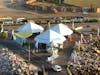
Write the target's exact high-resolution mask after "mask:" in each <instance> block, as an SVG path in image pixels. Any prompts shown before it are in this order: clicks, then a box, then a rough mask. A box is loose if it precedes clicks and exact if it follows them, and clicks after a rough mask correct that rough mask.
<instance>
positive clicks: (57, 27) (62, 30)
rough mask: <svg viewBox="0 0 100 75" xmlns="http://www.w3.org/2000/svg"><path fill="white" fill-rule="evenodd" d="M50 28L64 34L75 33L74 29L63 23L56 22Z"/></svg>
mask: <svg viewBox="0 0 100 75" xmlns="http://www.w3.org/2000/svg"><path fill="white" fill-rule="evenodd" d="M50 29H51V30H53V31H55V32H57V33H59V34H61V35H63V36H67V35H71V34H72V33H73V31H72V30H71V29H70V28H69V27H68V26H67V25H65V24H62V23H60V24H56V25H54V26H52V27H51V28H50Z"/></svg>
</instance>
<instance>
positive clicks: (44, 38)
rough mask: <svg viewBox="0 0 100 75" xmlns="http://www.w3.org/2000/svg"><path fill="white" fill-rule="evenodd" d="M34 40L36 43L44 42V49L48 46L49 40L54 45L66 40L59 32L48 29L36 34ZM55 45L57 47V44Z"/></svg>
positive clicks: (61, 43)
mask: <svg viewBox="0 0 100 75" xmlns="http://www.w3.org/2000/svg"><path fill="white" fill-rule="evenodd" d="M34 40H35V41H36V42H38V43H42V44H45V46H46V47H45V49H47V50H48V48H50V45H51V42H53V43H54V46H55V44H56V45H58V44H60V45H63V42H64V41H65V40H66V38H65V37H63V36H62V35H60V34H59V33H57V32H55V31H53V30H51V29H49V30H46V31H45V32H43V33H42V34H40V35H38V36H36V37H35V38H34ZM56 47H59V45H58V46H56Z"/></svg>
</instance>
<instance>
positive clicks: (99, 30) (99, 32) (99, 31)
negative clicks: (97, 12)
mask: <svg viewBox="0 0 100 75" xmlns="http://www.w3.org/2000/svg"><path fill="white" fill-rule="evenodd" d="M99 34H100V29H99V28H98V32H97V36H99Z"/></svg>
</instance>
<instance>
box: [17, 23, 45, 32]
mask: <svg viewBox="0 0 100 75" xmlns="http://www.w3.org/2000/svg"><path fill="white" fill-rule="evenodd" d="M43 30H44V28H43V27H42V26H40V25H37V24H36V23H34V22H30V21H29V22H27V23H26V24H24V25H22V26H20V27H19V28H18V29H17V31H19V32H21V31H28V32H31V33H39V32H42V31H43Z"/></svg>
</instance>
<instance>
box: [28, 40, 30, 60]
mask: <svg viewBox="0 0 100 75" xmlns="http://www.w3.org/2000/svg"><path fill="white" fill-rule="evenodd" d="M28 57H29V58H28V60H29V62H30V41H29V56H28Z"/></svg>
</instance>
